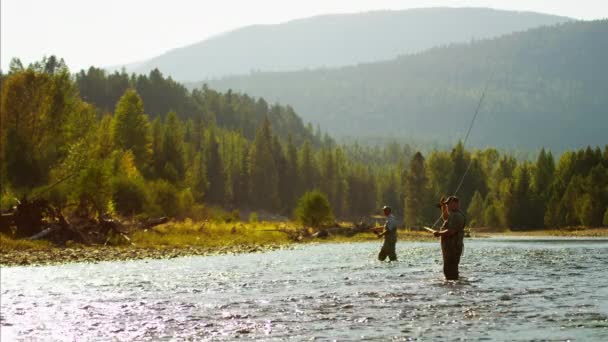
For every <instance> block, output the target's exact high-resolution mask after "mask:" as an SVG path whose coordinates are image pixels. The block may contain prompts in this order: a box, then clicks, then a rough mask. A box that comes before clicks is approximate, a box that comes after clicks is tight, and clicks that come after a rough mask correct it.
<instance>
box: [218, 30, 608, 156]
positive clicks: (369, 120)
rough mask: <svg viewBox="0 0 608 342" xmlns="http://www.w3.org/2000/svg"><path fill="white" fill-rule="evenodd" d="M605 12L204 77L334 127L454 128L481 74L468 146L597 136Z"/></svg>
mask: <svg viewBox="0 0 608 342" xmlns="http://www.w3.org/2000/svg"><path fill="white" fill-rule="evenodd" d="M606 37H608V20H601V21H592V22H572V23H566V24H561V25H556V26H552V27H543V28H538V29H533V30H529V31H526V32H521V33H515V34H511V35H508V36H504V37H500V38H496V39H489V40H482V41H475V42H471V43H467V44H455V45H451V46H446V47H441V48H435V49H431V50H429V51H426V52H424V53H419V54H415V55H410V56H402V57H399V58H397V59H394V60H391V61H386V62H379V63H372V64H365V65H358V66H351V67H342V68H337V69H317V70H311V71H299V72H274V73H256V74H253V75H250V76H243V77H230V78H225V79H222V80H218V81H214V82H210V85H211V86H213V87H216V88H218V89H228V88H232V89H235V90H239V91H245V92H247V93H248V94H252V95H255V96H264V97H265V98H267V99H268V100H270V101H280V102H282V103H289V104H291V105H293V106H294V108H295V110H296V111H297V112H298V113H300V115H301V116H302V117H303V118H304V120H307V121H308V120H310V121H313V122H317V123H320V124H321V126H322V127H324V128H325V129H327V130H328V131H329V132H330V133H331V134H334V135H336V136H338V137H339V136H342V137H344V136H354V137H355V138H357V139H359V140H363V139H365V138H366V137H390V136H393V137H398V138H414V139H424V140H436V141H441V142H453V141H455V140H457V139H459V138H462V137H463V135H464V133H465V130H466V128H467V126H468V123H469V120H470V118H471V117H472V115H473V113H474V110H475V107H476V105H477V102H478V101H479V98H480V96H481V93H482V90H483V88H484V86H485V84H486V83H489V89H488V92H487V94H486V98H485V100H484V104H483V106H482V108H481V114H480V116H479V119H478V121H477V122H476V123H475V125H476V126H475V130H474V131H473V134H472V137H471V139H472V140H471V141H472V142H473V143H474V144H475V145H477V146H484V145H488V144H489V145H496V146H500V147H507V148H533V149H535V148H538V147H539V146H545V147H550V148H553V149H556V150H561V149H564V148H572V147H579V146H585V145H587V144H591V145H602V144H605V143H606V128H608V96H607V95H608V68H607V66H608V64H607V62H606V61H608V39H606Z"/></svg>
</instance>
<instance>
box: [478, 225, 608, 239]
mask: <svg viewBox="0 0 608 342" xmlns="http://www.w3.org/2000/svg"><path fill="white" fill-rule="evenodd" d="M470 232H471V236H472V237H479V238H483V237H493V236H498V237H500V236H505V237H516V236H523V237H572V238H589V237H591V238H608V228H585V227H565V228H561V229H535V230H509V229H496V228H471V229H470Z"/></svg>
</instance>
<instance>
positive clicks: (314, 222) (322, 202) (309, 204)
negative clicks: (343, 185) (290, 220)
mask: <svg viewBox="0 0 608 342" xmlns="http://www.w3.org/2000/svg"><path fill="white" fill-rule="evenodd" d="M295 216H296V218H297V219H298V221H300V222H302V224H304V225H308V226H311V227H319V226H321V225H322V224H324V223H330V222H332V221H333V213H332V210H331V207H330V205H329V201H328V200H327V197H326V196H325V194H323V193H322V192H320V191H318V190H315V191H309V192H307V193H305V194H304V195H303V196H302V197H300V199H299V200H298V205H297V206H296V211H295Z"/></svg>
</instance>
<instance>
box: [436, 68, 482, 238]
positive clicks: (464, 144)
mask: <svg viewBox="0 0 608 342" xmlns="http://www.w3.org/2000/svg"><path fill="white" fill-rule="evenodd" d="M492 77H493V74H492V75H490V77H489V78H488V80H487V81H486V86H485V87H484V89H483V92H482V93H481V97H480V98H479V102H477V108H475V114H474V115H473V118H472V119H471V123H470V124H469V128H468V129H467V134H466V135H465V137H464V141H463V143H462V153H463V154H464V147H465V146H466V144H467V141H468V140H469V136H470V134H471V130H472V129H473V124H474V123H475V120H476V119H477V116H478V115H479V109H480V108H481V105H482V103H483V100H484V98H485V97H486V92H487V91H488V87H489V86H490V80H491V79H492ZM471 165H473V158H472V157H471V158H470V160H469V165H467V168H466V170H465V171H464V173H463V175H462V177H461V178H460V182H458V186H457V187H456V190H454V196H456V194H457V193H458V190H460V187H461V186H462V184H463V182H464V179H465V177H466V176H467V174H468V173H469V170H470V169H471ZM442 217H443V215H439V218H437V220H436V221H435V223H433V225H432V226H431V227H433V228H435V226H436V225H437V223H439V221H440V220H441V219H442Z"/></svg>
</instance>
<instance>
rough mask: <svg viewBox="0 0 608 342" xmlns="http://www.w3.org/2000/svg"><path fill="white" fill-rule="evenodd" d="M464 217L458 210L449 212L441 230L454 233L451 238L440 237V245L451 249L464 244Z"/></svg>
mask: <svg viewBox="0 0 608 342" xmlns="http://www.w3.org/2000/svg"><path fill="white" fill-rule="evenodd" d="M464 226H465V217H464V214H462V212H460V210H454V211H450V212H449V214H448V219H447V220H446V221H445V222H444V223H443V227H442V228H443V229H447V230H451V231H455V232H456V234H454V235H451V236H442V237H441V243H442V244H446V245H448V246H451V247H459V246H462V245H463V244H464Z"/></svg>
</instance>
